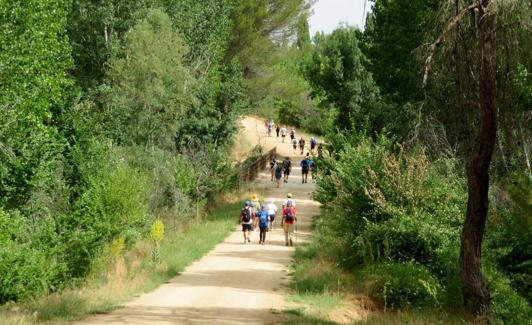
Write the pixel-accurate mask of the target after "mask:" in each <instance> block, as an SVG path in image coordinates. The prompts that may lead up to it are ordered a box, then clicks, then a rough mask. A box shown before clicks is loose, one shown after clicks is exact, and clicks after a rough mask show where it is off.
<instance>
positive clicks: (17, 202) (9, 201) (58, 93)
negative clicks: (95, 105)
mask: <svg viewBox="0 0 532 325" xmlns="http://www.w3.org/2000/svg"><path fill="white" fill-rule="evenodd" d="M69 8H70V2H69V1H60V0H42V1H41V0H31V1H22V2H20V1H8V2H3V3H2V5H0V80H1V82H0V204H6V205H7V206H8V207H9V208H13V207H20V206H21V205H23V204H25V203H26V202H27V200H28V199H29V196H30V195H31V191H33V190H35V189H36V188H41V189H50V188H52V187H53V186H51V184H53V183H54V182H55V181H57V180H58V179H59V178H61V175H57V174H56V171H57V170H60V169H61V164H62V163H61V156H62V153H63V150H64V149H65V142H64V139H62V138H61V137H60V135H59V134H58V130H57V123H58V117H59V115H60V114H61V112H62V111H64V110H65V109H68V103H69V102H70V97H69V95H68V91H69V90H71V87H72V81H71V80H70V79H69V78H68V77H67V75H66V72H67V70H68V69H69V68H71V66H72V59H71V56H70V53H71V48H70V45H69V43H68V38H67V35H66V16H67V13H68V10H69Z"/></svg>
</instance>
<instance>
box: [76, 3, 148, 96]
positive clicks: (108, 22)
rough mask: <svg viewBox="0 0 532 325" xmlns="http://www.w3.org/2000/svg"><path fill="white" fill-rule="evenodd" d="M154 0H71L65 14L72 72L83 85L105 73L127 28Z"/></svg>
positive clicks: (91, 85)
mask: <svg viewBox="0 0 532 325" xmlns="http://www.w3.org/2000/svg"><path fill="white" fill-rule="evenodd" d="M154 3H156V1H150V0H143V1H127V0H109V1H105V2H101V1H95V0H73V1H72V7H71V10H70V12H69V15H68V25H67V28H68V36H69V38H70V41H71V44H72V57H73V58H74V63H75V64H74V67H73V71H72V74H73V76H74V77H75V78H76V79H77V80H78V82H79V84H80V85H81V86H82V87H83V88H88V89H90V88H96V87H97V86H98V85H99V84H100V83H102V82H103V79H104V77H105V75H106V64H107V62H108V61H109V59H111V58H112V57H115V56H116V55H119V54H120V53H121V52H122V42H123V40H124V36H125V34H126V33H127V31H128V30H129V29H130V28H131V27H132V26H134V25H135V24H136V23H137V20H138V19H140V18H141V17H142V16H143V14H144V13H145V11H146V10H147V8H149V7H150V5H153V4H154Z"/></svg>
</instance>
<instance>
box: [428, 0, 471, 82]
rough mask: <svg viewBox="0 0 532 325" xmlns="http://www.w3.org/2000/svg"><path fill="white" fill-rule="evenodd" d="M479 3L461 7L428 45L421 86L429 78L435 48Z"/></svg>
mask: <svg viewBox="0 0 532 325" xmlns="http://www.w3.org/2000/svg"><path fill="white" fill-rule="evenodd" d="M479 5H480V4H479V3H477V2H476V1H475V2H473V3H472V4H471V5H469V6H468V7H466V8H464V9H462V11H460V12H459V13H458V14H457V15H456V16H454V17H453V18H452V19H451V20H450V21H449V23H447V25H446V26H445V28H444V29H443V32H442V33H441V35H440V37H438V38H437V39H436V41H435V42H434V43H432V45H431V46H430V47H429V50H428V55H427V59H426V60H425V64H424V66H423V87H425V86H426V85H427V80H428V78H429V73H430V68H431V66H432V59H433V57H434V53H435V52H436V48H438V46H440V45H441V44H442V43H443V42H444V41H445V38H446V37H447V34H449V32H450V31H451V30H452V29H453V28H454V27H455V26H456V25H457V24H458V23H459V22H460V21H461V20H462V18H464V16H465V15H466V14H467V13H468V12H469V11H471V10H473V9H475V8H477V7H478V6H479Z"/></svg>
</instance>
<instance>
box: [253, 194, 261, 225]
mask: <svg viewBox="0 0 532 325" xmlns="http://www.w3.org/2000/svg"><path fill="white" fill-rule="evenodd" d="M251 209H252V212H253V229H255V228H257V225H258V224H259V219H258V216H257V212H259V211H260V210H261V206H260V201H259V196H258V195H257V194H254V193H253V194H251ZM252 231H253V230H252Z"/></svg>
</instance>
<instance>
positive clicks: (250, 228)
mask: <svg viewBox="0 0 532 325" xmlns="http://www.w3.org/2000/svg"><path fill="white" fill-rule="evenodd" d="M242 231H253V225H252V224H251V223H243V224H242Z"/></svg>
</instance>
